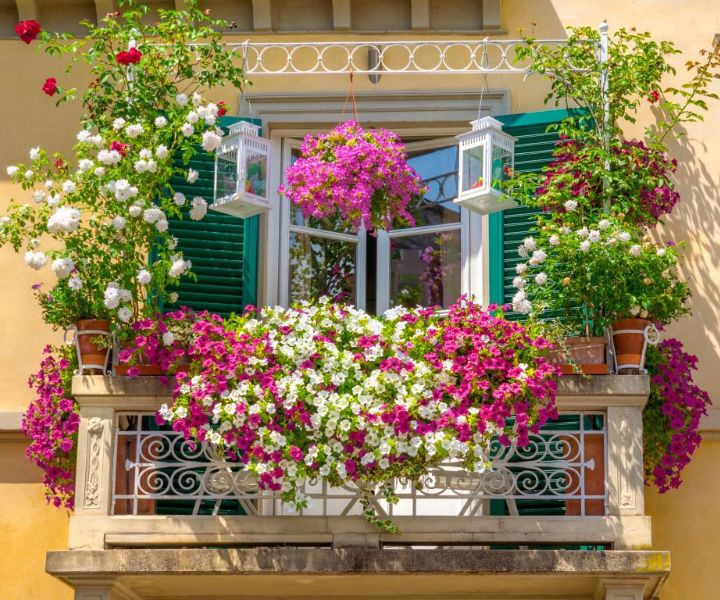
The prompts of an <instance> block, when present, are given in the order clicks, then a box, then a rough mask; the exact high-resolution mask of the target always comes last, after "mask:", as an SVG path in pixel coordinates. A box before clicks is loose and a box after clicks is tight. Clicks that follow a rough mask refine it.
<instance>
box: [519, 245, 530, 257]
mask: <svg viewBox="0 0 720 600" xmlns="http://www.w3.org/2000/svg"><path fill="white" fill-rule="evenodd" d="M517 252H518V255H519V256H520V257H521V258H527V255H528V251H527V248H526V247H525V246H523V245H520V246H518V251H517Z"/></svg>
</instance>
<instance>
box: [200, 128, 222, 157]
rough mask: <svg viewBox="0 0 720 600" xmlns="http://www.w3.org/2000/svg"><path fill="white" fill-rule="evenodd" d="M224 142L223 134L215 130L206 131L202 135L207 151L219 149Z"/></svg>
mask: <svg viewBox="0 0 720 600" xmlns="http://www.w3.org/2000/svg"><path fill="white" fill-rule="evenodd" d="M220 144H222V136H221V135H219V134H218V133H217V132H215V131H206V132H205V133H203V136H202V147H203V148H204V149H205V150H206V151H207V152H212V151H213V150H217V149H218V148H219V147H220Z"/></svg>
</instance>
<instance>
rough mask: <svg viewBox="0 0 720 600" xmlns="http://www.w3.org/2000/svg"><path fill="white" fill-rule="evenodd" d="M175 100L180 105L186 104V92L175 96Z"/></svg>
mask: <svg viewBox="0 0 720 600" xmlns="http://www.w3.org/2000/svg"><path fill="white" fill-rule="evenodd" d="M175 102H177V103H178V104H179V105H180V106H186V105H187V103H188V97H187V94H182V93H181V94H178V95H177V96H175Z"/></svg>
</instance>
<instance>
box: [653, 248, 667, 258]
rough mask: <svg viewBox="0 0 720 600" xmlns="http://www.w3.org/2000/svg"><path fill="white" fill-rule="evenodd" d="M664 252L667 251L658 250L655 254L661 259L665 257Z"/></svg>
mask: <svg viewBox="0 0 720 600" xmlns="http://www.w3.org/2000/svg"><path fill="white" fill-rule="evenodd" d="M666 252H667V251H666V250H665V248H658V251H657V252H656V254H657V255H658V256H659V257H661V258H662V257H663V256H665V253H666Z"/></svg>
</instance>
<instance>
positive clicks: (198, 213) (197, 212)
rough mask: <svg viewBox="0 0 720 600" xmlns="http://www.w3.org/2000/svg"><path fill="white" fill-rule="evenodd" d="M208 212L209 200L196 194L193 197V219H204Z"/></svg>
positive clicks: (191, 211) (191, 212) (191, 216)
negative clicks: (206, 200)
mask: <svg viewBox="0 0 720 600" xmlns="http://www.w3.org/2000/svg"><path fill="white" fill-rule="evenodd" d="M206 214H207V202H205V199H204V198H201V197H200V196H195V197H194V198H193V199H192V208H191V209H190V212H189V215H190V218H191V219H192V220H193V221H202V219H203V218H204V217H205V215H206Z"/></svg>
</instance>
